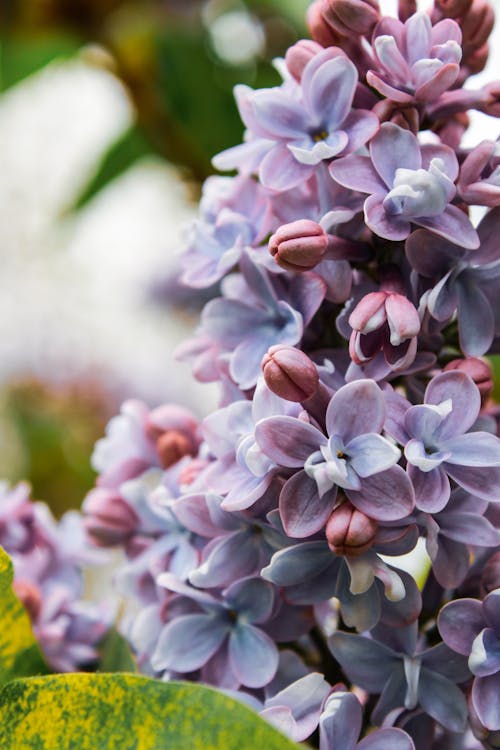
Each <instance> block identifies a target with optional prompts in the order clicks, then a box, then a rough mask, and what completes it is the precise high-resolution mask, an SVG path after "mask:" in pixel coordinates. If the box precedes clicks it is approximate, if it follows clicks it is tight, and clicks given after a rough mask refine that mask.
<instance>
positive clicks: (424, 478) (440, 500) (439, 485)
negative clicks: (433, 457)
mask: <svg viewBox="0 0 500 750" xmlns="http://www.w3.org/2000/svg"><path fill="white" fill-rule="evenodd" d="M406 470H407V472H408V476H409V477H410V479H411V483H412V484H413V488H414V490H415V505H416V506H417V508H418V509H419V510H423V511H424V512H425V513H439V511H440V510H443V508H444V507H445V505H446V504H447V502H448V500H449V498H450V482H449V480H448V477H447V476H446V472H444V471H443V469H442V468H441V467H440V466H438V467H436V468H435V469H431V471H420V469H419V468H417V467H416V466H413V464H408V466H407V469H406Z"/></svg>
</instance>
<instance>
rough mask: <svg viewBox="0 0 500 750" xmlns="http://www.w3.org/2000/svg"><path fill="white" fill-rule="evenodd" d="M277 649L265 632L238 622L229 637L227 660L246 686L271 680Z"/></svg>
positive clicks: (276, 659) (276, 665) (258, 684)
mask: <svg viewBox="0 0 500 750" xmlns="http://www.w3.org/2000/svg"><path fill="white" fill-rule="evenodd" d="M278 661H279V655H278V649H277V648H276V645H275V644H274V642H273V641H272V640H271V638H269V636H268V635H266V633H263V632H262V630H259V628H256V627H254V626H253V625H240V624H238V625H237V626H236V627H235V628H233V630H232V632H231V635H230V637H229V662H230V664H231V667H232V669H233V672H234V673H235V675H236V677H237V678H238V680H239V681H240V682H241V684H242V685H245V686H246V687H253V688H257V687H262V686H263V685H267V684H268V682H271V680H272V679H273V677H274V675H275V674H276V670H277V669H278Z"/></svg>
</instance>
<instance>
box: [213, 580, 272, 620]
mask: <svg viewBox="0 0 500 750" xmlns="http://www.w3.org/2000/svg"><path fill="white" fill-rule="evenodd" d="M224 597H225V599H226V600H227V602H228V604H229V606H230V607H231V609H234V610H235V611H236V612H237V613H238V615H242V616H243V617H244V618H245V620H247V621H248V622H256V623H259V622H264V621H265V620H267V619H268V618H269V617H270V615H271V612H272V609H273V605H274V589H273V587H272V585H271V584H270V583H268V582H267V581H263V580H262V579H261V578H246V579H244V580H242V581H236V583H233V584H232V585H231V586H229V588H228V589H226V590H225V591H224Z"/></svg>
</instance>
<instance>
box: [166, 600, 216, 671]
mask: <svg viewBox="0 0 500 750" xmlns="http://www.w3.org/2000/svg"><path fill="white" fill-rule="evenodd" d="M228 632H229V625H225V624H224V623H222V622H220V621H218V620H217V619H216V618H215V617H213V616H212V615H205V614H199V615H183V616H181V617H177V618H176V619H175V620H173V621H172V622H169V623H168V624H167V625H166V626H165V627H164V628H163V630H162V631H161V633H160V637H159V639H158V644H157V646H156V650H155V652H154V653H153V656H152V657H151V663H152V665H153V668H154V669H156V670H158V671H161V670H164V669H171V670H174V671H176V672H192V671H193V670H195V669H199V668H200V667H202V666H203V665H204V664H205V663H206V662H207V661H208V660H209V659H210V657H211V656H213V655H214V654H215V652H216V651H217V650H218V649H219V648H220V646H221V645H222V642H223V641H224V638H225V637H226V636H227V634H228Z"/></svg>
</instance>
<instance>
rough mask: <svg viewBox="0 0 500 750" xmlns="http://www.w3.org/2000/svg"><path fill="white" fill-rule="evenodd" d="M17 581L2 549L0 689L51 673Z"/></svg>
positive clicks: (0, 570) (0, 561) (0, 556)
mask: <svg viewBox="0 0 500 750" xmlns="http://www.w3.org/2000/svg"><path fill="white" fill-rule="evenodd" d="M13 578H14V573H13V569H12V562H11V560H10V558H9V556H8V555H7V554H6V553H5V552H4V550H3V549H2V548H1V547H0V685H2V684H3V683H5V682H8V681H9V680H12V679H14V678H15V677H24V676H26V675H37V674H45V673H46V672H47V671H48V670H47V666H46V664H45V663H44V661H43V657H42V654H41V652H40V649H39V647H38V644H37V642H36V640H35V636H34V635H33V631H32V629H31V623H30V620H29V617H28V615H27V614H26V611H25V609H24V607H23V606H22V605H21V603H20V601H19V600H18V598H17V597H16V596H15V594H14V591H13V590H12V581H13ZM20 747H21V746H20Z"/></svg>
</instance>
